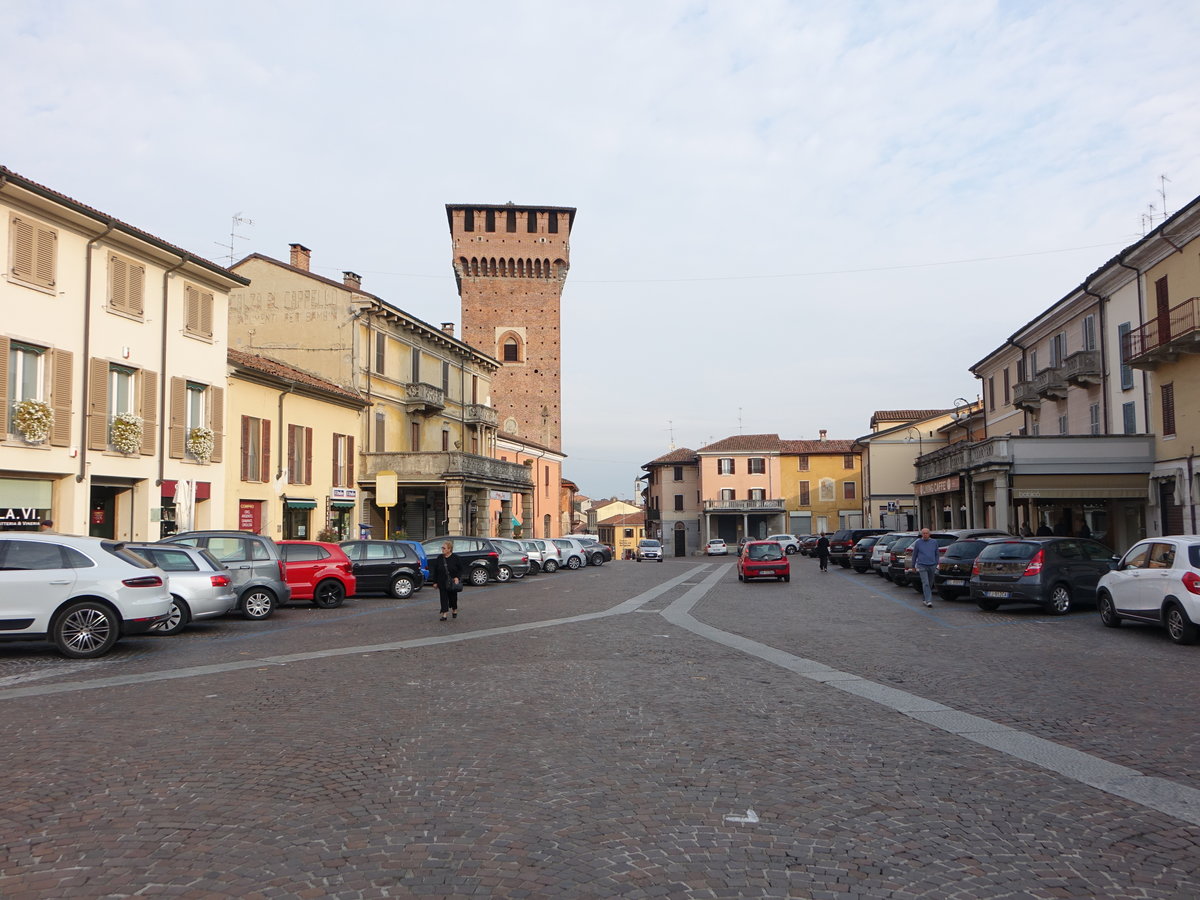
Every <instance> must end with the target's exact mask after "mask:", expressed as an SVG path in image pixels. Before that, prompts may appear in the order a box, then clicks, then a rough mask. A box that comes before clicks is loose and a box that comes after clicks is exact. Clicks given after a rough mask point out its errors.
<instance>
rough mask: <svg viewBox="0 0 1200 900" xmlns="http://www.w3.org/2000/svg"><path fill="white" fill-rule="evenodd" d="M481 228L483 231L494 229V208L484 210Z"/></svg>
mask: <svg viewBox="0 0 1200 900" xmlns="http://www.w3.org/2000/svg"><path fill="white" fill-rule="evenodd" d="M483 230H484V231H495V230H496V211H495V210H494V209H488V210H484V213H483Z"/></svg>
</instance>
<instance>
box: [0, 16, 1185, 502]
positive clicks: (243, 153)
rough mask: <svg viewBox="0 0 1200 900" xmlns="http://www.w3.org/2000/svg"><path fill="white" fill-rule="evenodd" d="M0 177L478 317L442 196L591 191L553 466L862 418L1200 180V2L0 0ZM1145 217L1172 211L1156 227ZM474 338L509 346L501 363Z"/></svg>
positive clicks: (180, 237) (949, 363)
mask: <svg viewBox="0 0 1200 900" xmlns="http://www.w3.org/2000/svg"><path fill="white" fill-rule="evenodd" d="M0 12H3V14H4V19H5V27H4V29H3V30H2V31H0V72H3V74H4V76H5V77H4V84H6V85H7V86H8V87H7V89H6V92H5V101H4V113H3V120H2V121H3V127H2V130H0V134H2V135H3V137H2V138H0V163H2V164H4V165H7V166H9V167H10V168H12V169H14V170H16V171H17V172H20V173H21V174H23V175H25V176H27V177H30V178H32V179H34V180H37V181H40V182H42V183H44V184H46V185H48V186H50V187H52V188H54V189H56V190H59V191H62V192H64V193H66V194H69V195H70V196H72V197H74V198H76V199H78V200H80V201H82V202H84V203H87V204H90V205H92V206H95V207H98V208H99V209H101V210H103V211H105V212H107V213H110V214H112V215H115V216H117V217H119V218H121V219H124V220H125V221H127V222H130V223H131V224H133V225H136V226H138V227H140V228H144V229H146V230H148V231H150V232H152V233H154V234H157V235H159V236H160V237H162V238H164V239H166V240H168V241H171V242H173V243H176V244H179V245H181V246H183V247H186V248H187V249H189V250H191V251H192V252H194V253H197V254H200V255H207V256H209V257H210V258H212V259H217V260H221V261H227V260H228V254H229V251H228V249H226V248H223V247H221V246H219V244H229V243H230V237H229V235H230V227H231V219H232V217H233V216H234V215H235V214H239V213H240V214H241V215H242V216H243V217H244V218H247V219H251V220H253V224H252V225H251V224H244V225H240V226H239V227H238V232H239V233H240V235H242V236H243V238H244V239H234V241H233V243H234V244H235V253H236V256H237V258H240V257H241V256H243V255H245V254H247V253H250V252H261V253H266V254H268V255H271V256H275V257H278V258H285V259H286V254H287V245H288V243H290V242H300V243H303V244H305V245H307V246H308V247H310V248H312V251H313V268H314V270H315V271H317V272H318V273H320V274H323V275H327V276H329V277H332V278H338V279H340V277H341V272H342V271H343V270H346V269H350V270H353V271H355V272H358V273H360V274H361V275H362V276H363V287H364V289H366V290H369V291H371V292H372V293H375V294H378V295H380V296H382V297H384V298H386V299H388V300H389V301H391V302H393V303H395V304H396V305H398V306H400V307H401V308H403V309H405V310H407V311H408V312H410V313H412V314H414V315H416V316H418V317H420V318H422V319H424V320H426V321H427V322H431V323H434V324H436V323H439V322H442V321H454V322H455V323H458V322H459V303H458V296H457V293H456V291H455V286H454V278H453V273H452V270H451V245H450V236H449V232H448V229H447V225H446V216H445V204H446V203H448V202H451V203H464V202H478V203H505V202H508V201H513V202H515V203H518V204H533V205H554V206H573V207H577V208H578V214H577V217H576V220H575V228H574V231H573V233H572V237H571V264H572V265H571V272H570V275H569V277H568V279H567V283H566V289H565V291H564V295H563V318H562V330H563V343H564V347H563V375H562V381H563V383H562V390H563V403H564V426H563V440H564V449H565V451H566V452H567V454H568V456H569V459H568V460H567V464H566V474H567V476H568V477H570V478H572V479H574V480H575V481H576V482H577V483H578V484H579V486H580V489H581V490H582V491H583V492H584V493H585V494H588V495H591V496H596V497H600V496H610V495H622V496H628V495H630V494H631V493H632V492H633V489H634V479H635V478H636V476H637V475H638V474H639V473H640V466H641V464H642V463H644V462H647V461H649V460H651V459H653V458H655V457H657V456H659V455H661V454H662V453H665V452H666V451H667V450H668V449H670V447H671V439H672V435H673V437H674V445H675V446H686V447H691V448H693V449H695V448H698V447H700V446H702V445H704V444H706V443H709V442H711V441H714V440H719V439H720V438H722V437H727V436H729V435H731V434H737V433H738V432H745V433H758V432H776V433H778V434H779V435H780V436H782V437H784V438H790V439H800V438H815V437H816V436H817V434H818V431H819V430H820V429H822V428H824V429H828V431H829V435H830V437H834V438H852V437H857V436H859V435H861V434H864V433H866V432H867V431H868V430H869V424H868V423H869V419H870V415H871V412H872V411H874V410H876V409H896V408H936V407H950V406H953V405H954V401H955V399H956V398H958V397H966V398H973V397H975V396H976V395H977V394H978V392H979V388H978V386H977V384H976V382H975V380H974V379H973V378H972V376H971V375H970V373H969V372H968V367H969V366H970V365H971V364H972V363H974V362H976V361H977V360H979V359H980V358H982V357H983V356H985V355H986V354H987V353H988V352H990V351H991V350H992V349H994V348H995V347H996V346H998V345H999V344H1000V343H1001V342H1002V341H1003V340H1004V338H1005V337H1007V336H1008V335H1009V334H1011V333H1012V332H1013V331H1015V330H1016V329H1017V328H1018V327H1020V326H1021V325H1022V324H1024V323H1025V322H1026V321H1028V320H1029V319H1031V318H1032V317H1033V316H1035V315H1036V314H1037V313H1038V312H1040V311H1041V310H1042V309H1044V308H1045V307H1047V306H1048V305H1049V304H1051V303H1053V302H1054V301H1056V300H1057V299H1059V298H1060V297H1062V296H1063V295H1064V294H1066V293H1068V292H1069V291H1070V290H1071V289H1072V288H1073V287H1075V286H1076V285H1077V284H1079V283H1080V282H1081V281H1082V280H1083V278H1084V277H1085V276H1086V275H1087V274H1088V273H1089V272H1091V271H1092V270H1093V269H1095V268H1096V267H1097V266H1098V265H1099V264H1100V263H1101V262H1103V261H1104V260H1106V259H1107V258H1109V257H1110V256H1112V255H1113V254H1114V253H1115V252H1116V251H1117V250H1118V249H1120V248H1121V247H1122V246H1124V245H1125V244H1128V243H1130V242H1131V241H1133V240H1136V239H1137V238H1138V237H1139V236H1140V235H1141V233H1142V228H1143V217H1144V216H1145V215H1148V214H1151V212H1152V211H1151V208H1150V205H1151V204H1154V211H1153V212H1154V213H1161V211H1162V201H1161V198H1160V196H1159V193H1158V191H1159V188H1160V186H1161V185H1160V180H1159V178H1160V176H1162V175H1166V176H1167V177H1168V178H1169V179H1170V182H1169V183H1167V185H1166V189H1167V207H1168V208H1169V209H1170V210H1177V209H1178V208H1179V207H1180V206H1182V205H1183V204H1184V203H1186V202H1187V201H1188V200H1190V199H1192V198H1193V197H1195V196H1196V195H1197V194H1200V154H1197V152H1196V147H1197V143H1198V139H1200V102H1198V101H1200V97H1198V96H1197V85H1200V54H1198V53H1197V52H1196V38H1197V36H1198V35H1200V3H1196V2H1195V0H1179V2H1171V0H1142V2H1139V3H1130V2H1127V0H1121V2H1113V0H1086V2H1048V3H1037V2H1004V3H1000V2H983V0H931V2H886V3H884V2H881V3H865V2H828V0H813V2H809V0H804V2H785V0H737V2H734V0H730V2H687V0H661V2H659V0H634V2H627V0H605V2H598V0H595V2H573V0H557V2H512V3H505V2H496V0H491V2H477V0H458V2H453V3H430V2H427V0H426V2H399V0H397V2H374V3H369V2H354V0H341V2H338V3H336V4H334V3H329V2H323V3H306V2H296V0H293V2H288V3H282V2H279V3H276V2H271V3H267V2H256V0H240V2H236V3H234V2H223V0H216V2H213V0H208V2H204V3H186V4H185V3H182V2H175V0H155V2H140V0H136V2H135V0H129V2H112V0H0ZM1156 222H1157V220H1156ZM484 349H488V348H484Z"/></svg>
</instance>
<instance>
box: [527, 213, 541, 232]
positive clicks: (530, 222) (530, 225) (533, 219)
mask: <svg viewBox="0 0 1200 900" xmlns="http://www.w3.org/2000/svg"><path fill="white" fill-rule="evenodd" d="M537 220H538V214H537V213H535V212H534V211H533V210H530V211H529V212H527V213H526V214H525V230H526V231H528V232H529V233H530V234H537Z"/></svg>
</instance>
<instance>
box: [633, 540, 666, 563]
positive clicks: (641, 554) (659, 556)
mask: <svg viewBox="0 0 1200 900" xmlns="http://www.w3.org/2000/svg"><path fill="white" fill-rule="evenodd" d="M643 559H653V560H658V562H662V561H663V548H662V544H660V543H659V542H658V541H655V540H652V539H650V538H646V539H645V540H641V541H638V548H637V561H638V562H641V561H642V560H643Z"/></svg>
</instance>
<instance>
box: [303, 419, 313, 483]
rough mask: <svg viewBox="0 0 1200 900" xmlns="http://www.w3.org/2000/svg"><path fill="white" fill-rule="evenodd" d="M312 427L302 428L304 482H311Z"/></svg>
mask: <svg viewBox="0 0 1200 900" xmlns="http://www.w3.org/2000/svg"><path fill="white" fill-rule="evenodd" d="M312 440H313V438H312V429H311V428H305V429H304V483H305V484H312Z"/></svg>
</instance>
